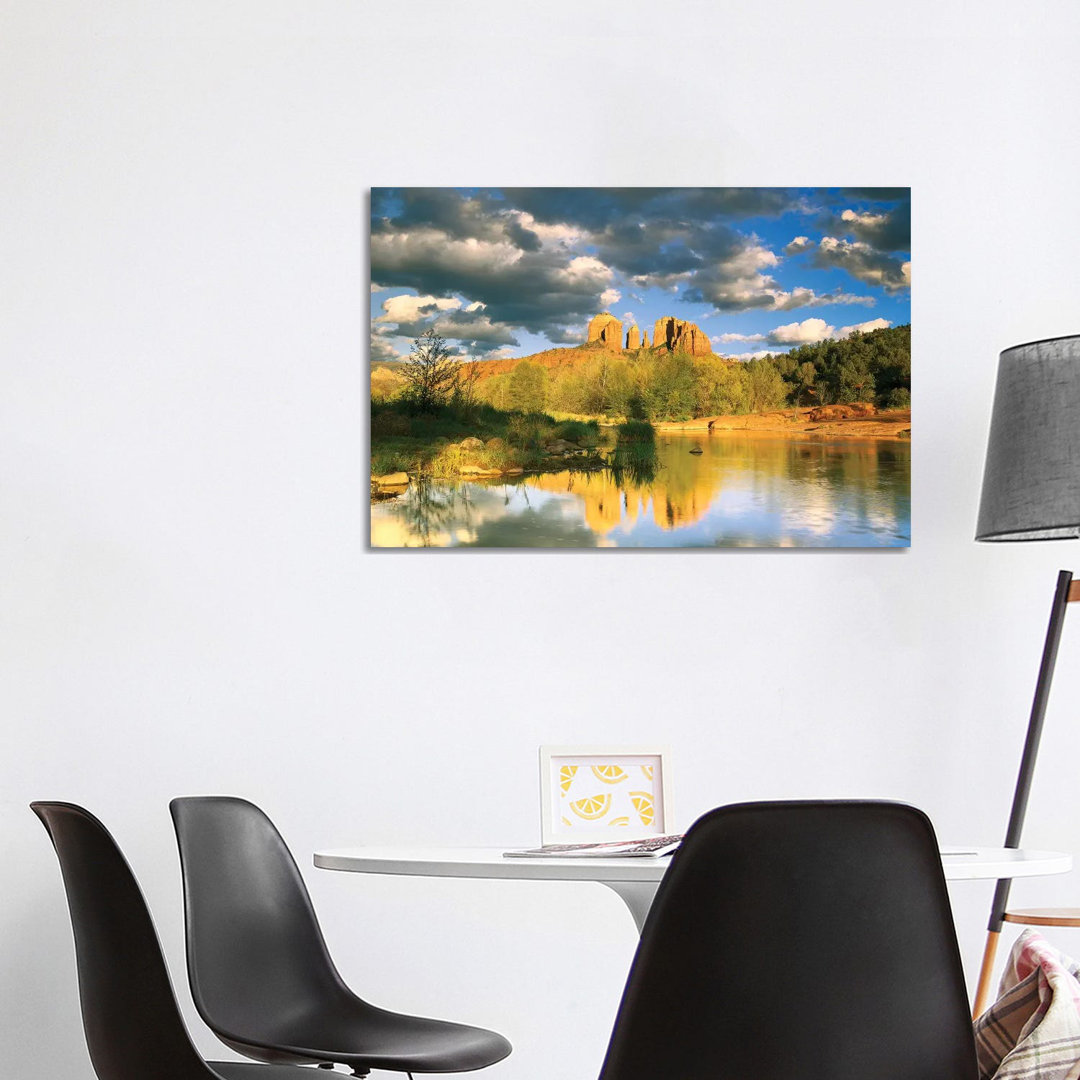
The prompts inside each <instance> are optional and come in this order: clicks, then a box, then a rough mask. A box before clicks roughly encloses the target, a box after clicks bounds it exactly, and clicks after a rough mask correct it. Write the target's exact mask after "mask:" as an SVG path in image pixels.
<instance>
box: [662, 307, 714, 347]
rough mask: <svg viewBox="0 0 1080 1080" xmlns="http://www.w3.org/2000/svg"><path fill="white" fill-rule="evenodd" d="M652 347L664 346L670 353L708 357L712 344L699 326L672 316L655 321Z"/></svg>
mask: <svg viewBox="0 0 1080 1080" xmlns="http://www.w3.org/2000/svg"><path fill="white" fill-rule="evenodd" d="M653 345H654V346H656V345H666V346H667V347H668V349H670V350H671V352H686V353H690V355H691V356H708V355H709V354H710V353H711V352H712V343H711V342H710V341H709V337H708V335H707V334H706V333H705V331H704V330H702V329H701V327H700V326H698V325H697V324H695V323H692V322H684V321H683V320H682V319H676V318H675V317H674V316H673V315H665V316H664V317H663V318H662V319H657V320H656V329H655V332H654V333H653Z"/></svg>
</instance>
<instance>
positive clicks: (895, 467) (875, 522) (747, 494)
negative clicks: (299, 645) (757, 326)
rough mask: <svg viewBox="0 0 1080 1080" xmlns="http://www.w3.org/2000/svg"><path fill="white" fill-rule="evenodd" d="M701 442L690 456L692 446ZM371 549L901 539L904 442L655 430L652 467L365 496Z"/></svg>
mask: <svg viewBox="0 0 1080 1080" xmlns="http://www.w3.org/2000/svg"><path fill="white" fill-rule="evenodd" d="M698 449H700V451H701V453H693V452H691V451H694V450H698ZM371 543H372V546H373V547H417V546H423V547H459V546H472V547H634V548H679V547H744V548H775V547H859V548H868V547H907V546H909V545H910V543H911V443H910V442H908V441H907V440H898V439H837V438H831V439H830V438H820V437H816V436H813V435H798V436H788V435H770V434H761V433H744V432H719V433H716V434H711V435H709V434H705V433H704V432H702V433H700V434H692V435H682V434H680V435H669V434H659V435H657V441H656V468H655V470H649V469H646V470H644V472H642V470H632V471H631V470H618V469H615V470H612V469H604V470H599V471H595V472H581V471H574V470H569V469H568V470H566V471H564V472H553V473H541V474H531V475H527V476H519V477H513V478H501V479H497V480H486V481H427V482H424V483H422V484H416V483H414V484H412V485H411V486H410V487H409V489H408V491H406V492H405V493H404V494H402V495H399V496H397V497H395V498H393V499H389V500H387V501H383V502H373V503H372V507H371Z"/></svg>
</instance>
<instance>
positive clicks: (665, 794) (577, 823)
mask: <svg viewBox="0 0 1080 1080" xmlns="http://www.w3.org/2000/svg"><path fill="white" fill-rule="evenodd" d="M670 758H671V754H670V751H669V750H667V749H666V748H664V747H655V746H653V747H640V746H637V747H604V746H542V747H540V838H541V843H543V844H565V843H571V844H573V843H583V844H584V843H592V842H600V841H608V840H610V841H615V840H634V839H641V838H644V837H647V836H666V835H668V834H669V833H671V832H673V831H674V819H673V817H672V813H671V783H670V766H669V762H670Z"/></svg>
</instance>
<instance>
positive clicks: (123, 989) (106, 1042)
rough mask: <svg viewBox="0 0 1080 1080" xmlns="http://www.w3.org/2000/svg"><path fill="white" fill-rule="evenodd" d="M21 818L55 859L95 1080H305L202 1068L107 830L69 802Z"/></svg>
mask: <svg viewBox="0 0 1080 1080" xmlns="http://www.w3.org/2000/svg"><path fill="white" fill-rule="evenodd" d="M31 809H32V810H33V811H34V813H35V814H37V816H38V817H39V818H40V819H41V821H42V823H43V824H44V826H45V828H46V830H47V831H48V833H49V836H50V838H51V839H52V842H53V847H54V848H55V849H56V854H57V858H58V859H59V860H60V869H61V872H62V873H63V877H64V888H65V891H66V893H67V899H68V908H69V911H70V913H71V925H72V929H73V930H74V933H75V956H76V963H77V967H78V973H79V998H80V1001H81V1005H82V1016H83V1027H84V1029H85V1032H86V1043H87V1047H88V1048H89V1051H90V1059H91V1061H92V1062H93V1065H94V1071H95V1072H96V1073H97V1075H98V1077H99V1078H100V1080H311V1077H310V1073H308V1072H304V1071H302V1070H300V1069H296V1068H292V1067H285V1066H273V1067H271V1066H266V1065H250V1064H245V1063H235V1062H223V1061H220V1062H219V1061H213V1062H206V1061H204V1060H203V1059H202V1057H201V1056H200V1054H199V1052H198V1051H197V1050H196V1049H195V1046H194V1044H193V1043H192V1041H191V1038H190V1037H189V1035H188V1033H187V1029H186V1028H185V1027H184V1022H183V1019H182V1018H181V1016H180V1010H179V1008H178V1007H177V1004H176V998H175V996H174V994H173V989H172V983H171V982H170V981H169V974H168V969H167V968H166V966H165V958H164V956H163V955H162V952H161V945H160V943H159V941H158V937H157V932H156V931H155V929H154V924H153V921H152V919H151V917H150V912H149V910H148V909H147V907H146V901H145V900H144V899H143V896H142V892H141V891H140V889H139V886H138V883H137V882H136V881H135V878H134V876H133V874H132V873H131V868H130V867H129V866H128V864H127V861H126V860H125V859H124V856H123V854H122V853H121V851H120V849H119V848H118V847H117V846H116V842H115V841H114V840H113V838H112V836H110V835H109V832H108V830H107V829H106V828H105V826H104V825H102V824H101V822H100V821H98V819H97V818H96V817H94V816H93V814H91V813H89V812H88V811H86V810H84V809H83V808H82V807H80V806H75V805H73V804H72V803H59V802H35V803H31ZM34 1071H37V1070H36V1068H35V1070H34Z"/></svg>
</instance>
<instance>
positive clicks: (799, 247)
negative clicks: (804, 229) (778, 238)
mask: <svg viewBox="0 0 1080 1080" xmlns="http://www.w3.org/2000/svg"><path fill="white" fill-rule="evenodd" d="M813 246H814V241H813V240H811V239H810V237H809V236H796V237H795V239H794V240H792V241H791V243H790V244H788V246H787V247H786V248H784V253H785V254H786V255H798V253H799V252H800V251H805V250H806V249H807V248H812V247H813Z"/></svg>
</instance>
